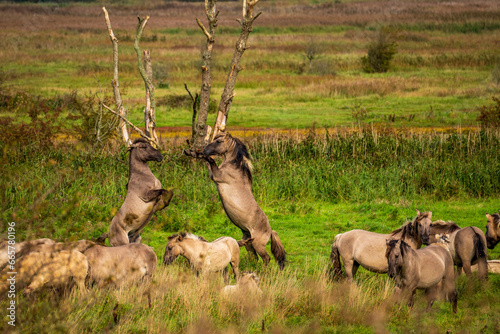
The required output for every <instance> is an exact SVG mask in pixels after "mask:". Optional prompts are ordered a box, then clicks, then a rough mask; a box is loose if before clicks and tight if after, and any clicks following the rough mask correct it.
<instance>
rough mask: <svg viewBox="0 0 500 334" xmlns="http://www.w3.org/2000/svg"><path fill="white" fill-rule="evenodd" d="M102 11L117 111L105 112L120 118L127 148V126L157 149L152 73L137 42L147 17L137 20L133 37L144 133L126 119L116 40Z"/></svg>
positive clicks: (129, 140) (107, 18)
mask: <svg viewBox="0 0 500 334" xmlns="http://www.w3.org/2000/svg"><path fill="white" fill-rule="evenodd" d="M102 10H103V11H104V17H105V19H106V25H107V27H108V33H109V36H110V39H111V42H112V43H113V81H112V82H111V84H112V86H113V93H114V97H115V103H116V108H117V110H118V111H113V110H111V109H110V108H109V107H107V106H105V107H106V109H107V110H109V111H111V112H113V113H115V114H117V115H118V116H119V117H120V124H119V127H120V130H121V133H122V137H123V140H124V142H125V144H126V145H127V146H130V145H132V141H131V139H130V134H129V132H128V130H127V124H128V125H129V126H131V127H132V128H133V129H134V130H136V131H137V132H138V133H139V134H140V135H141V136H142V137H144V138H146V139H147V140H148V141H149V142H150V143H151V145H152V146H153V147H158V136H157V135H156V130H155V128H156V104H155V98H154V86H153V75H152V73H153V71H152V67H151V57H150V52H149V50H145V51H144V58H143V56H142V52H141V50H140V48H139V40H140V39H141V36H142V33H143V31H144V28H145V27H146V24H147V23H148V20H149V16H147V17H145V18H144V19H141V18H138V20H139V23H138V25H137V33H136V37H135V43H134V49H135V51H136V53H137V60H138V68H139V73H140V74H141V77H142V79H143V81H144V85H145V89H146V107H145V109H144V123H145V127H146V131H142V130H140V129H139V128H138V127H137V126H135V125H133V124H132V123H131V122H130V121H129V120H128V119H127V113H126V110H125V108H124V107H123V101H122V98H121V94H120V86H119V84H118V74H119V72H118V39H117V38H116V36H115V34H114V33H113V29H112V28H111V22H110V19H109V15H108V11H107V10H106V8H105V7H102Z"/></svg>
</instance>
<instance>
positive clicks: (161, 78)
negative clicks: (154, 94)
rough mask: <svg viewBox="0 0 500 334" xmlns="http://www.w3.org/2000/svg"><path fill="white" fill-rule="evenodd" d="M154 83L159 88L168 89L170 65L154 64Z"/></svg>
mask: <svg viewBox="0 0 500 334" xmlns="http://www.w3.org/2000/svg"><path fill="white" fill-rule="evenodd" d="M152 66H153V82H154V84H155V85H156V86H157V87H158V88H168V78H169V75H168V72H169V69H168V65H167V64H164V63H157V62H154V63H153V65H152Z"/></svg>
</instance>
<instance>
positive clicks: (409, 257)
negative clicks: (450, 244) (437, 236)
mask: <svg viewBox="0 0 500 334" xmlns="http://www.w3.org/2000/svg"><path fill="white" fill-rule="evenodd" d="M386 246H387V248H386V253H385V257H386V258H387V264H388V272H387V273H388V275H389V277H390V278H392V279H394V281H395V296H396V298H397V299H400V298H401V297H402V295H403V294H408V295H409V300H408V306H409V307H412V306H413V301H414V300H413V297H414V295H415V292H416V290H417V289H423V290H425V295H426V297H427V309H426V311H429V310H430V308H431V307H432V304H433V303H434V300H436V298H438V297H440V296H442V295H444V297H445V298H446V299H447V300H448V301H450V302H451V303H452V305H453V313H456V312H457V296H458V293H457V290H456V288H455V272H454V268H453V259H452V257H451V254H450V252H449V250H448V248H447V246H446V245H444V244H442V243H440V242H439V243H435V244H432V245H429V246H427V247H424V248H422V249H416V250H415V249H413V248H412V247H410V245H408V244H407V243H406V242H404V241H403V240H401V239H388V240H386Z"/></svg>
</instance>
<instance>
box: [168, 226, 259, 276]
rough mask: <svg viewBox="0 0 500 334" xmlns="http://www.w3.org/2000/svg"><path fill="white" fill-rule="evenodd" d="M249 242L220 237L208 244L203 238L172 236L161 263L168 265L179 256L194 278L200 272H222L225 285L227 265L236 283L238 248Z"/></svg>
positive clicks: (187, 234)
mask: <svg viewBox="0 0 500 334" xmlns="http://www.w3.org/2000/svg"><path fill="white" fill-rule="evenodd" d="M251 242H252V239H247V240H243V241H236V240H234V239H233V238H230V237H222V238H219V239H217V240H215V241H213V242H208V241H206V240H205V239H204V238H203V237H198V236H196V235H193V234H191V233H181V234H173V235H171V236H170V237H168V244H167V247H166V248H165V254H164V255H163V263H164V264H166V265H169V264H171V263H172V262H173V261H174V260H175V259H176V258H177V257H178V256H179V255H181V256H183V257H185V258H186V259H187V260H188V261H189V264H190V265H191V267H192V268H193V270H194V272H195V275H196V276H198V274H199V272H200V271H201V272H202V274H204V273H207V272H216V271H223V273H224V281H225V282H226V283H227V282H228V281H229V274H228V272H227V265H228V264H231V268H233V273H234V280H235V281H236V282H238V274H239V273H238V266H239V263H240V247H242V246H245V245H248V244H249V243H251Z"/></svg>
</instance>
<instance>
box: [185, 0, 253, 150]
mask: <svg viewBox="0 0 500 334" xmlns="http://www.w3.org/2000/svg"><path fill="white" fill-rule="evenodd" d="M259 1H260V0H243V16H242V18H241V19H238V20H237V21H238V22H239V23H240V25H241V33H240V36H239V38H238V41H237V42H236V46H235V50H234V53H233V58H232V60H231V67H230V71H229V74H228V76H227V79H226V84H225V87H224V91H223V92H222V95H221V99H220V103H219V108H218V112H217V118H216V121H215V125H214V127H213V130H212V128H211V127H210V126H209V125H207V124H206V123H207V116H208V109H209V102H210V88H211V81H212V77H211V73H210V65H211V57H212V49H213V44H214V43H215V28H216V27H217V16H218V14H219V12H218V11H217V10H216V3H217V0H205V13H206V16H207V19H208V24H209V25H208V27H209V28H208V29H206V28H205V26H204V25H203V24H202V23H201V21H200V20H199V19H196V22H197V23H198V26H200V28H201V30H202V31H203V33H204V34H205V36H206V37H207V42H206V45H205V50H204V52H203V64H202V67H201V69H202V84H201V92H200V108H199V111H197V110H196V99H195V98H193V96H192V94H191V93H189V94H190V96H191V98H192V99H193V126H192V128H193V135H192V137H191V140H189V149H188V150H185V151H184V153H186V154H187V155H190V156H192V157H198V156H199V155H200V153H201V151H203V149H204V148H205V146H206V145H207V144H209V143H210V142H211V141H212V139H213V138H214V137H215V136H216V135H217V134H218V133H220V132H224V131H225V130H226V123H227V118H228V114H229V108H230V107H231V103H232V102H233V98H234V86H235V84H236V78H237V76H238V73H239V72H240V71H241V70H242V67H241V66H240V61H241V57H242V56H243V53H244V52H245V50H246V49H248V47H247V41H248V37H249V35H250V32H251V31H252V29H253V28H252V24H253V22H254V21H255V19H257V17H259V15H260V14H261V13H260V12H259V13H258V14H256V15H255V16H254V15H253V10H254V7H255V5H257V3H258V2H259ZM186 89H187V87H186ZM188 92H189V91H188ZM196 114H197V115H196ZM196 116H198V117H196Z"/></svg>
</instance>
